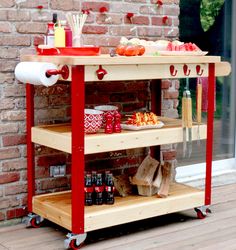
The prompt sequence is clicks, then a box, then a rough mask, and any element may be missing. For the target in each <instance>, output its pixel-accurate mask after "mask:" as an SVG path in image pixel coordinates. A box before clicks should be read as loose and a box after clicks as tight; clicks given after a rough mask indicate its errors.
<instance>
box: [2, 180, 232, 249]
mask: <svg viewBox="0 0 236 250" xmlns="http://www.w3.org/2000/svg"><path fill="white" fill-rule="evenodd" d="M212 203H213V205H212V206H211V209H212V214H210V215H209V216H208V217H207V218H206V219H204V220H199V219H196V214H195V212H194V211H193V210H189V211H185V212H181V213H176V214H171V215H166V216H160V217H156V218H153V219H148V220H144V221H139V222H135V223H130V224H126V225H122V226H117V227H113V228H109V229H104V230H99V231H94V232H91V233H89V234H88V237H87V239H86V244H85V246H84V247H83V248H82V249H84V250H109V249H112V250H121V249H122V250H133V249H135V250H157V249H158V250H162V249H163V250H174V249H181V250H189V249H201V250H209V249H214V250H217V249H224V250H230V249H234V250H235V249H236V237H235V235H236V184H232V185H226V186H222V187H216V188H214V189H213V202H212ZM65 234H66V231H65V230H64V229H62V228H57V227H56V226H55V225H49V226H46V227H43V228H39V229H33V228H29V229H26V228H25V227H24V226H23V225H17V226H12V227H7V228H0V250H6V249H11V250H16V249H17V250H23V249H24V250H32V249H35V250H62V249H64V248H63V241H64V239H65Z"/></svg>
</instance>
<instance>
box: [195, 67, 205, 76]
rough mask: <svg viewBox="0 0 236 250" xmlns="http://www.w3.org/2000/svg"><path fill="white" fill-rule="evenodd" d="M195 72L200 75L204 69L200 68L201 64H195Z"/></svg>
mask: <svg viewBox="0 0 236 250" xmlns="http://www.w3.org/2000/svg"><path fill="white" fill-rule="evenodd" d="M196 72H197V75H198V76H201V75H202V74H203V72H204V69H202V68H201V65H197V66H196Z"/></svg>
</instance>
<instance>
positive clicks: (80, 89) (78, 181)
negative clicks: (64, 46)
mask: <svg viewBox="0 0 236 250" xmlns="http://www.w3.org/2000/svg"><path fill="white" fill-rule="evenodd" d="M84 85H85V83H84V66H72V82H71V99H72V100H71V105H72V107H71V109H72V116H71V117H72V120H71V123H72V150H71V151H72V173H71V191H72V201H71V202H72V217H71V218H72V232H73V233H75V234H81V233H84V101H85V86H84Z"/></svg>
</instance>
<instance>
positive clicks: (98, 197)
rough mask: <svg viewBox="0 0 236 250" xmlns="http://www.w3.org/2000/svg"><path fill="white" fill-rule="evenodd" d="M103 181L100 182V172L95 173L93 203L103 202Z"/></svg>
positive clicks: (100, 203) (99, 203)
mask: <svg viewBox="0 0 236 250" xmlns="http://www.w3.org/2000/svg"><path fill="white" fill-rule="evenodd" d="M103 190H104V187H103V183H102V174H101V173H97V180H96V186H95V187H94V192H95V193H94V204H95V205H102V204H103Z"/></svg>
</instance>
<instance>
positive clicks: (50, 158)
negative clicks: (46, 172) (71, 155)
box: [37, 154, 66, 167]
mask: <svg viewBox="0 0 236 250" xmlns="http://www.w3.org/2000/svg"><path fill="white" fill-rule="evenodd" d="M65 162H66V155H65V154H57V155H46V156H39V157H37V165H38V166H40V167H48V166H51V165H58V164H64V163H65Z"/></svg>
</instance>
